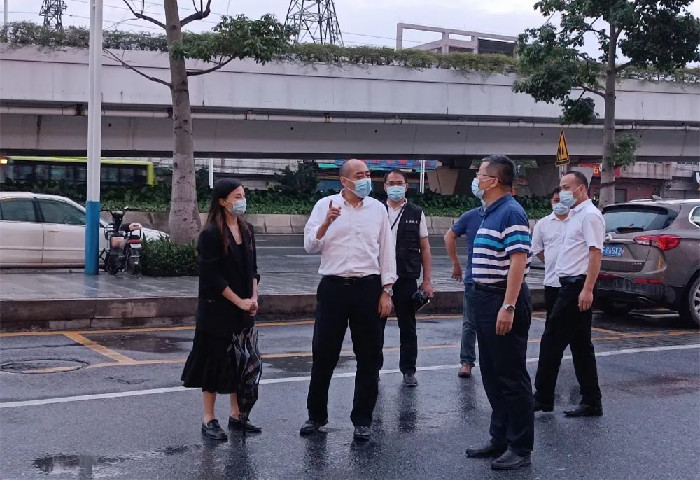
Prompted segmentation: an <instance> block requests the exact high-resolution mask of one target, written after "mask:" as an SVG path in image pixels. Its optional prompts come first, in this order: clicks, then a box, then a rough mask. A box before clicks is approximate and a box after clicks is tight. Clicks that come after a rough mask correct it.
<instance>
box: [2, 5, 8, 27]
mask: <svg viewBox="0 0 700 480" xmlns="http://www.w3.org/2000/svg"><path fill="white" fill-rule="evenodd" d="M8 3H9V0H5V9H4V10H3V11H2V25H3V26H4V27H7V9H8V8H9V7H8V5H7V4H8Z"/></svg>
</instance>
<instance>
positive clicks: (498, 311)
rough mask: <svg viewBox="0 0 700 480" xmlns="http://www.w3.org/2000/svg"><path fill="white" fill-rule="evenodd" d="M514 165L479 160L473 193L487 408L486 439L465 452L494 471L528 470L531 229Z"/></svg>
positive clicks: (477, 311) (476, 306) (473, 295)
mask: <svg viewBox="0 0 700 480" xmlns="http://www.w3.org/2000/svg"><path fill="white" fill-rule="evenodd" d="M514 178H515V164H514V163H513V161H512V160H511V159H509V158H508V157H506V156H503V155H491V156H489V157H486V158H484V159H483V161H482V163H481V166H480V167H479V172H478V173H477V174H476V178H475V179H474V182H473V183H472V192H473V193H474V195H476V196H477V197H479V198H481V199H483V200H484V201H485V202H486V209H485V211H484V220H483V222H482V223H481V227H480V228H479V230H478V231H477V234H476V239H475V240H474V250H473V253H472V277H473V280H474V288H473V289H472V290H471V292H470V294H469V295H470V296H469V303H470V304H471V305H472V306H473V307H472V311H473V313H474V323H475V326H476V337H477V339H478V343H479V366H480V368H481V377H482V381H483V383H484V390H485V391H486V396H487V397H488V399H489V403H490V404H491V409H492V414H491V428H490V431H489V433H490V434H491V441H490V442H489V443H488V444H487V445H485V446H484V447H481V448H475V449H468V450H467V456H469V457H472V458H496V459H495V460H494V461H493V462H491V468H493V469H494V470H514V469H516V468H521V467H525V466H527V465H529V464H530V452H532V446H533V441H534V410H533V408H534V399H533V396H532V384H531V381H530V375H529V374H528V373H527V368H526V366H525V353H526V351H527V336H528V331H529V330H530V320H531V315H532V302H531V300H530V291H529V290H528V288H527V285H526V284H525V283H524V281H525V275H526V274H527V272H528V270H529V268H530V228H529V223H528V220H527V215H526V214H525V210H524V209H523V207H521V206H520V204H519V203H518V202H517V201H516V200H515V199H514V198H513V196H512V195H511V190H512V186H513V180H514Z"/></svg>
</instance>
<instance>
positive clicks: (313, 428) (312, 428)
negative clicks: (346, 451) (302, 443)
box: [299, 420, 324, 437]
mask: <svg viewBox="0 0 700 480" xmlns="http://www.w3.org/2000/svg"><path fill="white" fill-rule="evenodd" d="M323 425H324V424H323V423H321V422H316V421H314V420H307V421H305V422H304V425H302V426H301V428H300V429H299V435H301V436H302V437H308V436H309V435H313V434H314V433H316V432H318V431H319V429H320V428H321V427H322V426H323Z"/></svg>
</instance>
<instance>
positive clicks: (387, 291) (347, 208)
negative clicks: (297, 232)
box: [299, 159, 397, 441]
mask: <svg viewBox="0 0 700 480" xmlns="http://www.w3.org/2000/svg"><path fill="white" fill-rule="evenodd" d="M340 182H341V183H342V185H343V190H342V191H341V192H340V193H339V194H337V195H331V196H328V197H324V198H322V199H321V200H319V201H318V202H317V203H316V205H315V206H314V209H313V211H312V212H311V216H310V217H309V221H308V222H307V224H306V227H305V228H304V248H305V249H306V251H307V252H308V253H321V266H320V268H319V270H318V273H320V274H321V275H323V278H322V279H321V282H320V283H319V285H318V291H317V294H316V301H317V304H316V321H315V323H314V335H313V343H312V351H313V364H312V367H311V382H310V384H309V393H308V396H307V401H306V405H307V409H308V412H309V419H308V420H307V421H306V422H305V423H304V424H303V425H302V427H301V429H300V431H299V433H300V434H301V435H302V436H307V435H313V434H315V433H317V432H318V431H319V429H320V428H321V427H322V426H324V425H325V424H326V423H327V422H328V387H329V386H330V381H331V377H332V375H333V370H334V369H335V366H336V364H337V363H338V358H339V356H340V350H341V347H342V344H343V338H344V337H345V331H346V329H347V328H348V324H349V326H350V332H351V336H352V341H353V350H354V352H355V358H356V360H357V374H356V376H355V395H354V398H353V408H352V413H351V415H350V418H351V420H352V423H353V425H354V426H355V431H354V434H353V437H354V438H355V439H356V440H359V441H366V440H369V438H370V434H371V431H370V426H371V424H372V412H373V411H374V406H375V403H376V401H377V378H378V373H379V355H380V351H381V334H382V322H381V318H382V317H387V316H388V315H389V313H391V308H392V303H391V296H392V294H393V290H392V285H393V283H394V281H396V278H397V277H396V260H395V255H394V238H393V236H392V234H391V227H390V225H389V219H388V217H387V213H386V208H385V206H384V205H383V204H382V203H381V202H379V201H377V200H375V199H373V198H371V197H369V196H368V195H369V194H370V192H371V191H372V180H371V178H370V173H369V169H368V168H367V166H366V165H365V164H364V162H361V161H360V160H354V159H353V160H348V161H347V162H345V163H344V164H343V166H342V167H341V168H340Z"/></svg>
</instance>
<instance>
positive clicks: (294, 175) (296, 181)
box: [275, 162, 318, 195]
mask: <svg viewBox="0 0 700 480" xmlns="http://www.w3.org/2000/svg"><path fill="white" fill-rule="evenodd" d="M275 180H277V181H278V182H279V184H280V186H279V190H280V191H282V192H296V193H302V194H307V195H308V194H314V193H316V187H317V186H318V168H317V167H316V164H315V163H312V162H302V163H299V164H298V165H297V168H296V170H292V169H291V168H289V167H284V170H282V173H280V174H277V175H275Z"/></svg>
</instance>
